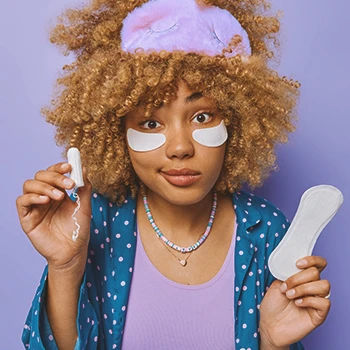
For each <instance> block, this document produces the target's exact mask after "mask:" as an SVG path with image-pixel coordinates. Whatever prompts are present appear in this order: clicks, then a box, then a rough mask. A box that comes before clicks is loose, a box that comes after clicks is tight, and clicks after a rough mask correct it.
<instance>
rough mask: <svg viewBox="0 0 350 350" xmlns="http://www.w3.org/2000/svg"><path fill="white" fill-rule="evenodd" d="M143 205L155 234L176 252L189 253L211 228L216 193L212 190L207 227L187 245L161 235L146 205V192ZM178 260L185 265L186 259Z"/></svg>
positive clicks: (204, 238)
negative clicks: (196, 238) (194, 240)
mask: <svg viewBox="0 0 350 350" xmlns="http://www.w3.org/2000/svg"><path fill="white" fill-rule="evenodd" d="M143 205H144V207H145V210H146V214H147V217H148V221H149V222H150V224H151V226H152V227H153V230H154V231H155V232H156V234H157V236H158V237H159V238H160V239H161V240H162V241H163V242H164V243H165V244H166V245H167V246H169V247H170V248H172V249H174V250H176V251H178V252H181V253H190V252H192V251H194V250H196V249H197V248H198V247H199V246H201V245H202V244H203V243H204V241H205V240H206V239H207V237H208V235H209V233H210V231H211V228H212V226H213V222H214V217H215V212H216V207H217V193H216V192H215V191H213V205H212V209H211V213H210V218H209V222H208V225H207V228H206V230H205V232H204V234H203V235H202V236H201V237H200V239H199V240H198V241H197V242H196V243H195V244H193V245H191V246H188V247H180V246H178V245H176V244H174V243H173V242H171V241H170V240H169V239H167V238H166V237H165V236H164V235H163V233H162V232H161V231H160V229H159V228H158V226H157V225H156V223H155V222H154V219H153V216H152V214H151V211H150V209H149V206H148V201H147V196H146V194H144V195H143ZM179 261H180V264H181V265H182V266H185V265H186V260H180V259H179Z"/></svg>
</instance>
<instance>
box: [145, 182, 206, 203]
mask: <svg viewBox="0 0 350 350" xmlns="http://www.w3.org/2000/svg"><path fill="white" fill-rule="evenodd" d="M145 185H146V187H147V188H148V191H152V192H153V193H154V194H155V195H156V196H159V197H161V198H162V199H163V200H165V201H167V202H169V203H171V204H174V205H192V204H196V203H198V202H200V201H202V200H203V199H204V198H205V197H206V196H207V195H208V194H209V193H211V190H212V187H208V189H206V187H205V186H201V185H200V184H196V185H192V186H186V187H180V186H173V185H170V184H167V185H166V186H164V185H162V187H161V188H160V186H152V184H149V185H147V184H145Z"/></svg>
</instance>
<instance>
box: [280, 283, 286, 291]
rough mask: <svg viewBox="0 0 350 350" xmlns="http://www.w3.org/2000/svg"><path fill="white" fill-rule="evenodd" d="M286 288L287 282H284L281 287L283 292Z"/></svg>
mask: <svg viewBox="0 0 350 350" xmlns="http://www.w3.org/2000/svg"><path fill="white" fill-rule="evenodd" d="M286 290H287V284H286V283H282V285H281V287H280V291H281V292H282V293H283V292H284V291H286Z"/></svg>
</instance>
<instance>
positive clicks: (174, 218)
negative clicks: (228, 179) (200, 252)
mask: <svg viewBox="0 0 350 350" xmlns="http://www.w3.org/2000/svg"><path fill="white" fill-rule="evenodd" d="M139 196H140V199H139V200H141V202H142V209H141V210H143V214H142V215H144V216H146V212H145V209H144V207H143V201H142V193H140V194H139ZM147 200H148V205H149V208H150V211H151V214H152V216H153V219H154V221H155V223H156V225H157V226H158V228H159V229H160V231H161V232H162V233H163V234H164V236H165V237H167V238H168V239H170V240H171V241H172V242H174V243H175V244H178V245H181V246H189V245H192V244H194V243H195V242H196V241H197V240H198V239H199V238H200V236H201V235H202V234H203V233H204V232H205V229H206V227H207V225H208V222H209V217H210V213H211V210H212V204H213V193H212V191H210V192H209V193H208V194H207V195H206V196H205V197H204V198H203V199H202V200H201V201H199V202H197V203H194V204H190V205H178V204H173V203H170V202H169V201H167V200H166V199H164V198H163V197H160V196H158V195H157V194H156V193H154V192H152V191H148V193H147ZM146 217H147V216H146ZM147 221H148V219H147ZM214 223H215V219H214Z"/></svg>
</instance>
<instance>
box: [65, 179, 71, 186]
mask: <svg viewBox="0 0 350 350" xmlns="http://www.w3.org/2000/svg"><path fill="white" fill-rule="evenodd" d="M63 183H64V184H65V185H66V186H71V185H73V180H70V179H64V180H63Z"/></svg>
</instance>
